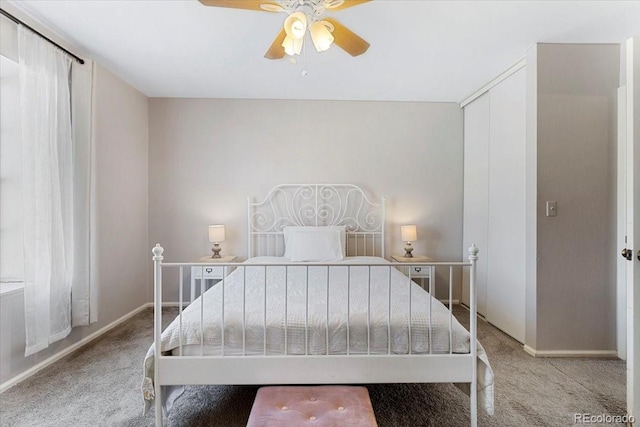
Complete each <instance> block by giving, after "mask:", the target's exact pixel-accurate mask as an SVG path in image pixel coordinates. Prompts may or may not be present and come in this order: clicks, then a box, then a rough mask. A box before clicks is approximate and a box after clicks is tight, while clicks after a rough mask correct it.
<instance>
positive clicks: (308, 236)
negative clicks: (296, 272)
mask: <svg viewBox="0 0 640 427" xmlns="http://www.w3.org/2000/svg"><path fill="white" fill-rule="evenodd" d="M288 246H289V248H290V253H291V261H293V262H298V261H303V262H321V261H340V260H341V259H342V258H343V256H342V247H341V246H342V245H341V243H340V232H339V231H338V230H327V231H325V232H322V233H317V232H313V231H311V232H309V231H298V232H294V233H292V234H291V236H289V245H288Z"/></svg>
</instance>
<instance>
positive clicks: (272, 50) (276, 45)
mask: <svg viewBox="0 0 640 427" xmlns="http://www.w3.org/2000/svg"><path fill="white" fill-rule="evenodd" d="M286 36H287V33H285V32H284V28H283V29H282V30H280V32H279V33H278V35H277V36H276V38H275V40H274V41H273V43H271V46H270V47H269V50H267V53H265V54H264V57H265V58H267V59H280V58H284V47H282V42H283V41H284V38H285V37H286Z"/></svg>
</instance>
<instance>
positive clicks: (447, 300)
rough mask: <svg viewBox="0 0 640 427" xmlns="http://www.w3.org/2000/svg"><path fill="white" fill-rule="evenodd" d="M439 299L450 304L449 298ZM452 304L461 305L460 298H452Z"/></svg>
mask: <svg viewBox="0 0 640 427" xmlns="http://www.w3.org/2000/svg"><path fill="white" fill-rule="evenodd" d="M438 301H440V302H441V303H443V304H449V298H446V299H441V300H438ZM451 305H460V300H459V299H452V300H451Z"/></svg>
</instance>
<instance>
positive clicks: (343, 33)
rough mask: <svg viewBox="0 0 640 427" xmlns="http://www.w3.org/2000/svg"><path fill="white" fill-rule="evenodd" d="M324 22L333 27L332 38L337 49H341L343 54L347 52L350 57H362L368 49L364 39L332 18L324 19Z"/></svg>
mask: <svg viewBox="0 0 640 427" xmlns="http://www.w3.org/2000/svg"><path fill="white" fill-rule="evenodd" d="M325 21H327V22H329V23H330V24H331V25H333V27H334V30H333V37H334V38H335V40H334V41H333V42H334V43H335V44H337V45H338V46H339V47H341V48H342V49H343V50H344V51H345V52H347V53H348V54H349V55H351V56H358V55H362V54H363V53H365V52H366V51H367V49H369V46H371V45H370V44H369V42H367V41H366V40H365V39H363V38H362V37H360V36H359V35H357V34H356V33H354V32H353V31H351V30H350V29H348V28H347V27H345V26H344V25H342V24H341V23H339V22H338V21H336V20H335V19H333V18H325Z"/></svg>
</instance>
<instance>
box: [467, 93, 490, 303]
mask: <svg viewBox="0 0 640 427" xmlns="http://www.w3.org/2000/svg"><path fill="white" fill-rule="evenodd" d="M488 191H489V95H488V94H484V95H482V96H481V97H480V98H478V99H476V100H475V101H473V102H472V103H471V104H468V105H467V106H466V107H464V211H463V212H464V221H463V227H464V229H463V232H464V238H463V243H464V245H463V256H462V259H464V260H466V259H468V257H469V254H468V253H467V249H468V248H469V246H471V244H472V243H475V244H476V246H478V248H479V249H480V254H479V256H480V258H479V260H478V264H477V275H476V278H477V282H476V283H477V290H478V292H477V295H478V299H477V302H478V312H479V313H480V314H482V315H485V313H486V301H487V262H488V252H487V221H488V217H487V214H488V210H489V206H488V203H489V193H488ZM464 275H465V277H464V280H463V283H464V285H463V292H462V295H463V297H462V302H463V303H465V304H467V305H468V304H469V302H470V301H469V277H468V275H469V272H468V271H465V272H464Z"/></svg>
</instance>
